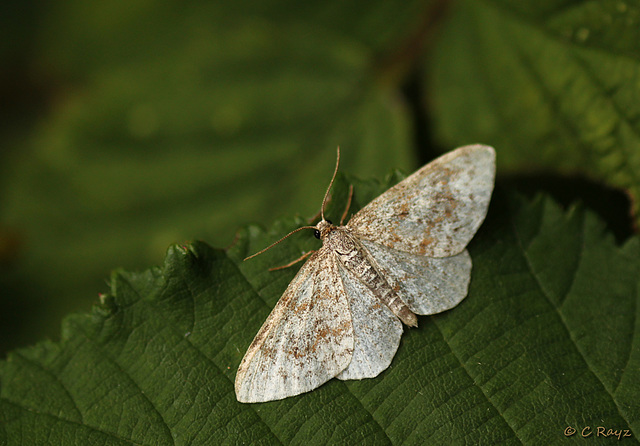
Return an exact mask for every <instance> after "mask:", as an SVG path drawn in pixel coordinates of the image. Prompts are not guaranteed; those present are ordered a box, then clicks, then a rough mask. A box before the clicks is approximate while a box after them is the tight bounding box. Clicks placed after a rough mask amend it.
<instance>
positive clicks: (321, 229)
mask: <svg viewBox="0 0 640 446" xmlns="http://www.w3.org/2000/svg"><path fill="white" fill-rule="evenodd" d="M334 229H335V226H334V225H333V223H331V220H325V219H324V218H323V219H322V220H320V223H318V224H317V225H316V227H315V229H314V231H313V235H314V236H315V237H316V238H318V239H320V240H324V238H325V237H326V236H327V235H328V234H329V233H330V232H331V231H333V230H334Z"/></svg>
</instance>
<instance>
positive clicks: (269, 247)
mask: <svg viewBox="0 0 640 446" xmlns="http://www.w3.org/2000/svg"><path fill="white" fill-rule="evenodd" d="M303 229H316V227H315V226H300V227H299V228H298V229H294V230H293V231H291V232H290V233H288V234H287V235H285V236H284V237H282V238H281V239H280V240H278V241H277V242H274V243H272V244H270V245H269V246H267V247H266V248H264V249H262V250H260V251H258V252H256V253H255V254H253V255H250V256H249V257H247V258H246V259H244V260H249V259H252V258H254V257H255V256H257V255H260V254H262V253H263V252H265V251H266V250H268V249H271V248H273V247H274V246H276V245H277V244H278V243H280V242H281V241H283V240H284V239H286V238H287V237H289V236H290V235H293V234H295V233H296V232H298V231H302V230H303ZM244 260H243V261H244Z"/></svg>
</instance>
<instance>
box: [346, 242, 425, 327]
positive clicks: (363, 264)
mask: <svg viewBox="0 0 640 446" xmlns="http://www.w3.org/2000/svg"><path fill="white" fill-rule="evenodd" d="M336 232H337V231H336ZM340 232H341V233H340V235H339V236H337V237H335V238H336V239H337V240H334V241H335V242H337V243H336V245H340V246H343V247H346V246H349V247H350V248H351V249H350V250H349V251H341V250H340V249H336V250H335V253H336V254H337V255H338V258H340V260H341V261H342V264H343V265H344V266H345V268H347V269H348V270H349V271H351V272H353V273H354V274H355V275H356V277H358V279H359V280H360V281H361V282H362V283H364V284H365V285H366V286H367V288H369V289H370V290H371V291H372V292H373V294H374V295H375V296H376V297H377V298H378V299H380V301H381V302H382V303H383V304H385V305H386V306H387V307H388V308H389V309H390V310H391V311H392V312H393V314H395V315H396V316H398V318H400V320H401V321H402V322H403V323H404V324H406V325H409V326H411V327H417V326H418V319H417V318H416V315H415V314H414V313H413V312H412V311H411V310H410V309H409V307H407V305H406V304H405V303H404V302H403V301H402V299H401V298H400V296H398V293H397V290H394V289H393V288H392V287H391V285H389V282H387V281H386V280H385V278H384V276H383V275H382V274H381V273H380V271H379V270H378V269H377V268H376V267H375V266H374V264H373V260H372V259H371V256H370V255H369V254H368V253H367V250H366V248H365V247H364V246H362V244H360V243H358V242H357V241H356V240H354V239H353V238H352V236H351V235H350V234H349V233H348V232H347V231H340Z"/></svg>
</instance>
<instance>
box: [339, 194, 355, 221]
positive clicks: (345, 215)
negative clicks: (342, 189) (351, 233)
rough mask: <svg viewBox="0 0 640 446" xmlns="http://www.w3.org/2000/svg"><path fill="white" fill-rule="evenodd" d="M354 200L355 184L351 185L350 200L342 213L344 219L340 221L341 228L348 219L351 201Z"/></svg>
mask: <svg viewBox="0 0 640 446" xmlns="http://www.w3.org/2000/svg"><path fill="white" fill-rule="evenodd" d="M352 198H353V184H350V185H349V198H348V199H347V207H346V208H345V210H344V212H343V213H342V218H341V219H340V226H342V223H343V222H344V219H345V218H347V213H348V212H349V208H350V207H351V199H352Z"/></svg>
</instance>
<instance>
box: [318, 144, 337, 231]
mask: <svg viewBox="0 0 640 446" xmlns="http://www.w3.org/2000/svg"><path fill="white" fill-rule="evenodd" d="M339 165H340V146H338V157H337V159H336V170H334V171H333V176H332V177H331V182H330V183H329V187H328V188H327V191H326V192H325V193H324V199H323V200H322V208H321V209H320V215H321V216H322V220H324V206H325V205H326V204H327V197H329V191H330V190H331V186H332V185H333V180H335V179H336V174H337V173H338V166H339Z"/></svg>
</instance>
